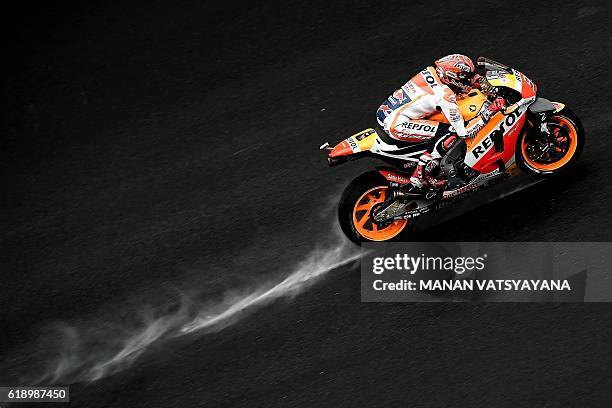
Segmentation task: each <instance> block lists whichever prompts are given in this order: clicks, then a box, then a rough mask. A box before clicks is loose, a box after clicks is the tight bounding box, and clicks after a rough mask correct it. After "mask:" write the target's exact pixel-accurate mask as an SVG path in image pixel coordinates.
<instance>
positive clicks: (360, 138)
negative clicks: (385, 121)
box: [329, 129, 377, 158]
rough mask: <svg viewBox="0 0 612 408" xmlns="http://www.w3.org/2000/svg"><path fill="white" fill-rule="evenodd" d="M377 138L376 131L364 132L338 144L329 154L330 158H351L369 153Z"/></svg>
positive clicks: (367, 130) (368, 130)
mask: <svg viewBox="0 0 612 408" xmlns="http://www.w3.org/2000/svg"><path fill="white" fill-rule="evenodd" d="M376 138H377V135H376V131H375V130H374V129H366V130H362V131H361V132H359V133H356V134H354V135H352V136H349V137H347V138H346V139H344V140H343V141H342V142H340V143H338V144H337V145H336V147H334V148H333V150H332V151H331V152H330V153H329V157H332V158H335V157H341V156H350V155H352V154H355V153H360V152H366V151H369V150H370V149H371V148H372V145H373V144H374V141H375V140H376Z"/></svg>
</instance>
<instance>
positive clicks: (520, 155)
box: [516, 108, 585, 177]
mask: <svg viewBox="0 0 612 408" xmlns="http://www.w3.org/2000/svg"><path fill="white" fill-rule="evenodd" d="M549 122H550V123H554V124H556V125H557V126H558V127H559V129H560V130H559V131H560V132H564V134H563V135H562V137H565V138H567V140H568V143H567V147H566V148H567V151H566V152H565V153H564V154H563V156H562V157H560V158H558V159H557V160H556V161H552V162H551V161H546V160H538V159H535V158H533V157H530V155H529V150H528V148H529V147H530V134H529V133H528V132H525V133H523V134H522V135H520V136H519V138H518V140H517V141H516V162H517V164H518V165H519V167H520V168H521V169H522V170H523V171H525V172H527V173H530V174H534V175H537V176H541V177H549V176H553V175H555V174H557V173H559V172H561V171H564V170H566V169H568V168H570V167H571V166H573V165H574V164H575V163H576V162H577V161H578V158H579V157H580V154H581V153H582V149H583V148H584V142H585V136H584V128H583V127H582V123H581V122H580V119H579V118H578V116H577V115H576V114H575V113H574V112H572V111H571V110H570V109H568V108H563V109H562V110H561V111H559V112H557V113H554V114H553V115H552V116H551V117H550V119H549Z"/></svg>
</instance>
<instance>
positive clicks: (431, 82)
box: [421, 69, 438, 88]
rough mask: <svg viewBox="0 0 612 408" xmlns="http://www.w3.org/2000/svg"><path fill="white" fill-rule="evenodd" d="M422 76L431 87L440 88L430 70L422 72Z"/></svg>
mask: <svg viewBox="0 0 612 408" xmlns="http://www.w3.org/2000/svg"><path fill="white" fill-rule="evenodd" d="M421 75H423V78H425V82H427V83H428V84H429V86H430V87H432V88H434V87H436V86H438V83H437V82H436V79H435V78H434V77H433V75H431V72H429V70H428V69H425V70H423V71H421Z"/></svg>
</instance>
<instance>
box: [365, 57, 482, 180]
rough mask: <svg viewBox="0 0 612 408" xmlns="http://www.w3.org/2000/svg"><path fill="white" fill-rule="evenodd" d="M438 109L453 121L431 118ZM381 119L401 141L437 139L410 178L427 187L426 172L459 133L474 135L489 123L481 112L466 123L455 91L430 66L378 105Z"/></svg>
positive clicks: (391, 134)
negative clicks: (429, 118) (481, 115)
mask: <svg viewBox="0 0 612 408" xmlns="http://www.w3.org/2000/svg"><path fill="white" fill-rule="evenodd" d="M437 112H442V113H443V114H444V116H445V117H446V119H447V120H448V122H449V123H450V125H448V124H446V123H441V122H436V121H431V120H427V117H429V116H431V115H433V114H435V113H437ZM377 119H378V123H379V124H380V125H381V126H382V127H383V128H384V130H385V132H387V134H388V135H389V136H390V137H391V138H393V139H396V140H398V141H400V142H409V143H414V142H425V141H432V142H433V141H434V139H435V143H433V144H432V145H431V147H430V148H428V149H427V151H426V152H425V153H423V154H422V155H421V157H420V158H419V162H418V165H417V167H416V169H415V171H414V173H413V175H412V177H411V178H410V181H411V183H412V184H413V185H414V186H415V187H419V188H420V187H423V181H424V179H423V176H424V175H427V174H429V173H430V172H431V170H432V169H434V168H435V167H436V166H438V165H439V162H440V159H441V158H442V156H443V155H444V154H445V153H446V152H447V151H448V150H449V149H450V147H451V146H452V145H453V144H454V143H455V142H456V140H457V136H458V137H460V138H465V137H468V136H470V135H473V134H474V133H475V132H477V131H478V130H479V129H480V128H482V126H484V124H485V119H483V118H482V117H480V116H477V117H476V118H474V119H473V120H472V121H471V122H470V123H468V124H467V125H466V124H465V121H464V120H463V117H462V116H461V113H460V112H459V108H458V107H457V100H456V96H455V93H454V92H453V91H452V90H451V89H450V88H449V87H448V86H447V85H445V84H443V83H442V82H441V81H440V78H439V77H438V75H437V73H436V70H435V69H434V68H433V67H427V68H426V69H424V70H423V71H421V72H420V73H418V74H417V75H415V76H414V77H413V78H412V79H411V80H410V81H408V82H407V83H406V84H405V85H404V86H402V87H401V88H400V89H398V90H397V91H395V92H394V93H393V95H391V96H390V97H389V98H388V99H387V100H385V102H384V103H383V104H382V105H381V106H380V108H378V112H377ZM487 119H489V118H487ZM398 158H401V156H399V157H398ZM434 181H435V180H434ZM430 182H431V183H432V185H434V187H442V186H443V185H444V184H445V183H446V181H445V180H437V182H438V183H439V184H438V185H435V183H434V182H432V181H431V180H430Z"/></svg>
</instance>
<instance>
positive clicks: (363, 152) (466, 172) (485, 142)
mask: <svg viewBox="0 0 612 408" xmlns="http://www.w3.org/2000/svg"><path fill="white" fill-rule="evenodd" d="M478 64H479V66H481V67H482V68H483V69H484V71H485V75H484V79H483V82H482V84H481V86H480V87H479V89H478V90H476V89H474V90H471V91H470V92H469V93H468V94H467V95H463V96H462V97H460V98H458V100H457V104H458V106H459V110H460V111H461V114H462V116H463V118H464V119H465V120H466V121H469V120H470V119H472V118H474V117H476V115H478V114H479V113H480V112H481V110H482V109H484V108H485V107H486V104H487V101H488V100H493V99H494V98H496V97H502V98H504V99H505V100H506V104H507V107H506V108H505V109H503V110H502V111H500V112H498V113H496V114H495V115H494V116H493V117H492V118H491V119H490V121H489V122H488V123H487V124H486V125H485V126H484V127H483V128H482V129H480V131H478V132H477V134H476V135H475V136H473V137H471V138H468V139H465V143H463V142H462V143H455V145H454V146H453V147H452V148H451V149H450V150H449V151H448V152H447V153H446V155H445V156H444V157H443V158H442V159H441V160H440V166H439V170H438V171H440V172H441V175H442V176H444V177H445V178H446V179H447V181H448V182H447V184H446V187H445V188H444V189H442V190H438V191H435V190H420V189H417V188H416V187H414V186H412V185H411V183H410V176H411V174H412V171H413V170H414V167H415V166H416V165H417V162H418V159H419V156H420V155H421V154H422V153H423V152H424V151H425V150H426V149H427V148H428V147H429V143H433V141H431V142H430V141H426V142H416V143H410V142H398V141H397V140H395V139H393V140H392V143H393V144H395V145H396V146H397V150H396V151H388V150H385V149H383V148H381V147H383V146H389V144H386V143H385V144H382V143H381V141H388V140H389V139H390V137H389V136H388V135H387V134H386V132H385V131H384V130H383V129H381V128H380V127H377V128H376V129H366V130H363V131H361V132H359V133H357V134H354V135H352V136H350V137H348V138H346V139H345V140H343V141H341V142H340V143H338V144H337V145H336V146H335V147H331V146H330V145H329V143H325V144H323V145H322V146H321V147H320V149H321V150H324V151H327V152H328V162H329V165H330V166H336V165H338V164H341V163H345V162H347V161H351V160H355V159H359V158H363V157H375V158H378V159H380V160H382V161H383V162H385V163H386V164H387V166H380V167H377V168H376V170H372V171H368V172H366V173H363V174H361V175H360V176H358V177H357V178H355V179H354V180H353V181H351V182H350V183H349V185H348V186H347V187H346V188H345V190H344V192H343V194H342V198H341V199H340V203H339V205H338V219H339V222H340V226H341V228H342V230H343V231H344V233H345V234H346V235H347V237H348V238H349V239H351V240H352V241H353V242H355V243H357V244H359V243H360V242H364V241H391V240H406V239H409V238H410V231H411V230H412V229H413V227H414V225H415V223H416V220H417V218H418V217H419V216H421V215H423V214H425V213H429V212H432V211H436V210H438V209H440V208H442V207H444V206H446V205H448V204H450V203H452V202H454V201H456V200H458V199H461V198H465V197H466V196H468V195H471V194H473V193H475V192H477V191H480V190H482V189H485V188H488V187H490V186H492V185H494V184H497V183H499V182H500V181H502V180H504V179H505V178H507V177H510V175H511V174H514V173H515V172H516V171H515V170H516V168H517V165H518V168H520V169H521V170H522V171H524V172H527V173H530V174H533V175H538V176H541V177H548V176H552V175H555V174H557V173H559V172H560V171H563V170H565V169H567V168H568V167H570V166H572V165H573V164H574V163H575V162H576V161H577V160H578V157H579V156H580V153H581V152H582V148H583V146H584V142H585V135H584V129H583V127H582V124H581V122H580V119H579V118H578V117H577V116H576V114H575V113H574V112H572V111H571V110H570V109H569V108H567V107H566V106H565V105H564V104H563V103H560V102H551V101H549V100H547V99H544V98H541V97H538V96H537V86H536V84H535V83H533V81H531V80H530V79H529V78H527V77H526V76H525V75H524V74H523V73H521V72H519V71H517V70H515V69H512V68H509V67H507V66H505V65H503V64H501V63H499V62H496V61H493V60H490V59H487V58H482V57H481V58H479V60H478ZM430 120H435V121H438V122H446V123H448V121H447V120H446V118H445V117H444V115H443V114H442V113H441V112H437V113H435V114H434V115H432V116H431V117H430ZM398 152H400V153H401V156H402V158H401V159H399V158H398V157H397V155H398Z"/></svg>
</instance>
